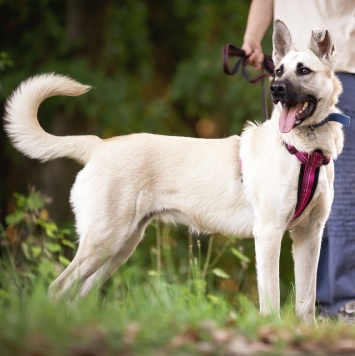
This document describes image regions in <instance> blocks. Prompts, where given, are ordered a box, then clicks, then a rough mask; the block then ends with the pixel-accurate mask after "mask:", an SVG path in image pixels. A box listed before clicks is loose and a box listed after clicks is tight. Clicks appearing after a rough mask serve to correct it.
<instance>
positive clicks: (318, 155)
mask: <svg viewBox="0 0 355 356" xmlns="http://www.w3.org/2000/svg"><path fill="white" fill-rule="evenodd" d="M285 146H286V148H287V150H288V152H290V153H291V154H293V155H295V156H296V157H297V159H298V160H299V161H300V162H301V168H300V175H299V178H298V192H297V203H296V208H295V212H294V214H293V217H292V221H293V220H295V219H297V218H298V217H299V216H300V215H301V214H302V213H303V211H304V209H306V207H307V205H308V204H309V202H310V201H311V200H312V198H313V194H314V192H315V191H316V188H317V184H318V177H319V169H320V167H321V166H323V165H324V166H325V165H327V164H328V163H329V162H330V158H329V157H326V156H324V155H323V152H322V151H321V150H315V151H313V152H311V153H310V154H308V153H306V152H300V151H298V150H297V149H296V148H295V147H294V146H292V145H288V144H287V143H285Z"/></svg>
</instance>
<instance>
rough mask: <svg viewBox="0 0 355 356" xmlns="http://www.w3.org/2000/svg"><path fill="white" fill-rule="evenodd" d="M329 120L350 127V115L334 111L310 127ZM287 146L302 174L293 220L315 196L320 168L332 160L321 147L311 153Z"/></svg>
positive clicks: (299, 180) (299, 179)
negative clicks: (295, 158)
mask: <svg viewBox="0 0 355 356" xmlns="http://www.w3.org/2000/svg"><path fill="white" fill-rule="evenodd" d="M329 121H336V122H339V123H341V124H342V125H344V126H346V127H348V126H349V125H350V117H349V116H346V115H344V114H338V113H332V114H329V115H328V117H327V118H325V119H324V120H323V121H321V122H320V123H318V124H316V125H311V126H309V128H310V129H311V130H314V129H315V128H317V127H320V126H322V125H324V124H326V123H327V122H329ZM285 146H286V148H287V150H288V152H290V153H291V154H292V155H295V156H296V157H297V159H298V160H299V161H300V163H301V167H300V175H299V178H298V189H297V204H296V208H295V212H294V214H293V217H292V221H293V220H295V219H297V218H298V217H299V216H300V215H301V214H302V213H303V211H304V209H306V207H307V205H308V204H309V203H310V201H311V200H312V198H313V195H314V192H315V191H316V189H317V184H318V178H319V170H320V167H321V166H323V165H324V166H326V165H327V164H328V163H329V162H330V158H329V157H326V156H324V155H323V152H322V151H321V150H319V149H317V150H314V151H313V152H311V153H310V154H308V153H306V152H300V151H298V150H297V149H296V148H295V147H294V146H292V145H289V144H287V143H285Z"/></svg>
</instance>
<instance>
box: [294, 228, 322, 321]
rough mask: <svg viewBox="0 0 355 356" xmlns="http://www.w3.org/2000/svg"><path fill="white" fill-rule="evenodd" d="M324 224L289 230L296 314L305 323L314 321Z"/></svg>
mask: <svg viewBox="0 0 355 356" xmlns="http://www.w3.org/2000/svg"><path fill="white" fill-rule="evenodd" d="M323 227H324V224H320V223H319V222H317V223H315V224H314V225H313V226H309V225H308V226H306V227H295V228H294V229H292V230H291V238H292V240H293V246H292V252H293V258H294V262H295V284H296V314H297V315H298V316H299V317H300V318H301V319H303V320H304V321H305V322H307V323H316V320H315V302H316V278H317V266H318V260H319V252H320V245H321V239H322V232H323Z"/></svg>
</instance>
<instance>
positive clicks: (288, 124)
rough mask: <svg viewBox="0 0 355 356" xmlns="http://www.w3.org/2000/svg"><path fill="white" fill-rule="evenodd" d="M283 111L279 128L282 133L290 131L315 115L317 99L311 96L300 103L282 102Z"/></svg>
mask: <svg viewBox="0 0 355 356" xmlns="http://www.w3.org/2000/svg"><path fill="white" fill-rule="evenodd" d="M281 105H282V112H281V116H280V119H279V129H280V131H281V132H282V133H287V132H290V131H291V130H292V129H293V128H294V127H296V126H298V125H300V124H301V123H302V121H303V120H305V119H306V118H308V117H310V116H312V115H313V113H314V111H315V108H316V100H315V99H314V98H309V99H308V100H306V101H301V102H300V103H298V104H292V105H291V104H288V103H285V102H281Z"/></svg>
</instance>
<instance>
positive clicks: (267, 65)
mask: <svg viewBox="0 0 355 356" xmlns="http://www.w3.org/2000/svg"><path fill="white" fill-rule="evenodd" d="M230 57H239V59H238V60H237V62H236V63H235V64H234V66H233V67H232V69H230V67H229V58H230ZM222 64H223V71H224V73H225V74H227V75H234V74H236V73H237V72H238V70H239V68H240V67H241V71H242V76H243V78H244V79H245V80H246V81H247V82H249V83H252V84H255V83H258V82H260V83H261V93H262V97H261V101H262V107H263V114H264V120H265V121H266V120H267V119H268V109H267V98H266V87H265V81H264V79H265V78H267V77H268V76H274V71H275V66H274V62H273V60H272V58H271V56H269V55H264V60H263V63H262V70H261V73H260V74H258V75H257V76H256V77H254V78H250V76H249V74H248V72H247V70H246V66H247V64H248V56H247V55H246V54H245V51H244V50H242V49H241V48H238V47H235V46H233V45H231V44H229V43H228V44H226V45H225V46H224V47H223V48H222ZM265 71H266V72H267V73H265Z"/></svg>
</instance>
